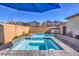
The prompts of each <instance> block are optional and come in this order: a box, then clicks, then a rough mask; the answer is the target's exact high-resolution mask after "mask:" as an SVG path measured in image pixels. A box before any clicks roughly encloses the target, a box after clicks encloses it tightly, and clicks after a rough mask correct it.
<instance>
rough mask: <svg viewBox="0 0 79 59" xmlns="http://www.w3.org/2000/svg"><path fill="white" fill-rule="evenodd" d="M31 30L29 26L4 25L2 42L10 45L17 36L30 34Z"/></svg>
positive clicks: (1, 33) (0, 33) (0, 32)
mask: <svg viewBox="0 0 79 59" xmlns="http://www.w3.org/2000/svg"><path fill="white" fill-rule="evenodd" d="M29 29H30V28H29V27H27V26H21V25H12V24H2V28H0V30H1V31H0V38H1V39H0V40H3V41H4V43H8V42H10V41H12V39H13V37H15V36H20V35H22V34H23V33H26V34H28V33H29Z"/></svg>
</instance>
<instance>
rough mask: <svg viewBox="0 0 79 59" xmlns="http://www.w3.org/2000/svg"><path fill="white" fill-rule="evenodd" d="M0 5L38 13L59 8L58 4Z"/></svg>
mask: <svg viewBox="0 0 79 59" xmlns="http://www.w3.org/2000/svg"><path fill="white" fill-rule="evenodd" d="M0 5H4V6H7V7H10V8H13V9H16V10H20V11H30V12H39V13H41V12H45V11H49V10H52V9H56V8H60V5H59V3H0Z"/></svg>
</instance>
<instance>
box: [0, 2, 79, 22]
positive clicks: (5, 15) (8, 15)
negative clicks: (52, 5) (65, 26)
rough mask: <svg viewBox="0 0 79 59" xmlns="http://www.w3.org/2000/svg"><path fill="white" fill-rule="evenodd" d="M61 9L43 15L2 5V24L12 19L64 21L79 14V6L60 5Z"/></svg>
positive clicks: (0, 17) (70, 4)
mask: <svg viewBox="0 0 79 59" xmlns="http://www.w3.org/2000/svg"><path fill="white" fill-rule="evenodd" d="M60 6H61V8H58V9H54V10H50V11H47V12H43V13H34V12H28V11H18V10H15V9H12V8H9V7H5V6H2V5H0V22H7V21H9V20H10V19H12V20H13V21H22V22H30V21H34V20H36V21H38V22H43V21H46V20H51V21H54V20H59V21H64V20H65V18H66V17H68V16H71V15H73V14H76V13H79V4H76V3H75V4H74V3H63V4H60Z"/></svg>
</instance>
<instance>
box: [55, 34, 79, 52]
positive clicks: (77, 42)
mask: <svg viewBox="0 0 79 59" xmlns="http://www.w3.org/2000/svg"><path fill="white" fill-rule="evenodd" d="M55 36H56V38H57V39H58V40H60V41H61V42H63V43H65V44H66V45H68V46H69V47H71V48H72V49H74V50H76V51H77V52H78V53H79V39H76V38H73V37H69V36H65V35H59V34H57V35H55Z"/></svg>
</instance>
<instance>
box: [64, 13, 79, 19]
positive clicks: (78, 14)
mask: <svg viewBox="0 0 79 59" xmlns="http://www.w3.org/2000/svg"><path fill="white" fill-rule="evenodd" d="M75 16H79V13H77V14H74V15H71V16H69V17H66V18H65V19H70V18H72V17H75Z"/></svg>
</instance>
